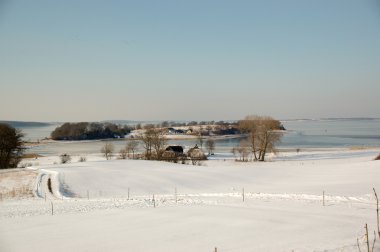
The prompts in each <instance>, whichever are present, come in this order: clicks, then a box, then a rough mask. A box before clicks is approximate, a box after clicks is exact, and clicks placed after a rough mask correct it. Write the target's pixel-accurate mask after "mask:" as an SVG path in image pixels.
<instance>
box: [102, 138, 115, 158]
mask: <svg viewBox="0 0 380 252" xmlns="http://www.w3.org/2000/svg"><path fill="white" fill-rule="evenodd" d="M113 151H114V146H113V144H112V143H108V142H107V143H105V145H104V146H103V147H102V148H101V149H100V152H101V153H103V155H104V157H105V158H106V159H107V160H109V159H111V157H112V153H113Z"/></svg>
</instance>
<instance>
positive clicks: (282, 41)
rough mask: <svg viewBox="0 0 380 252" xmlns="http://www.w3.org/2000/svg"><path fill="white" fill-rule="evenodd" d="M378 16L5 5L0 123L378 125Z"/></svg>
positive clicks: (180, 6) (296, 4)
mask: <svg viewBox="0 0 380 252" xmlns="http://www.w3.org/2000/svg"><path fill="white" fill-rule="evenodd" d="M379 25H380V5H379V4H378V2H377V1H375V0H366V1H354V0H344V1H343V0H336V1H328V2H326V1H302V0H290V1H287V2H286V3H284V2H283V1H274V0H271V1H265V2H261V1H260V2H259V1H237V2H229V1H191V2H177V1H162V2H159V3H158V2H155V1H149V2H144V3H141V2H132V1H125V2H119V1H109V2H103V1H81V2H76V1H65V2H51V1H6V0H5V1H0V58H1V60H0V90H1V92H0V107H1V108H2V109H1V110H0V120H12V121H37V122H65V121H72V122H75V121H103V120H109V119H110V118H115V119H113V120H135V121H164V120H171V121H173V120H174V121H189V120H195V121H202V120H207V121H210V120H215V121H217V120H238V119H241V118H244V116H246V115H251V114H258V115H269V116H272V117H274V118H276V119H280V120H285V119H303V118H307V119H313V118H349V117H371V118H379V117H380V111H379V110H378V108H379V107H380V102H379V99H378V94H379V93H380V85H379V83H378V80H379V79H380V78H379V77H380V72H379V71H378V69H380V62H379V60H378V59H379V58H380V47H379V46H378V45H379V44H380V31H379V29H378V27H379Z"/></svg>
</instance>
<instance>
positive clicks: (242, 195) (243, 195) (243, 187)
mask: <svg viewBox="0 0 380 252" xmlns="http://www.w3.org/2000/svg"><path fill="white" fill-rule="evenodd" d="M242 197H243V202H244V200H245V195H244V187H243V191H242Z"/></svg>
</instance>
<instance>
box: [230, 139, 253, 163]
mask: <svg viewBox="0 0 380 252" xmlns="http://www.w3.org/2000/svg"><path fill="white" fill-rule="evenodd" d="M232 153H233V154H234V155H236V154H239V161H242V162H248V160H249V153H250V151H249V142H248V141H247V140H244V139H243V140H241V141H240V143H239V146H237V147H234V148H232ZM236 160H237V159H236Z"/></svg>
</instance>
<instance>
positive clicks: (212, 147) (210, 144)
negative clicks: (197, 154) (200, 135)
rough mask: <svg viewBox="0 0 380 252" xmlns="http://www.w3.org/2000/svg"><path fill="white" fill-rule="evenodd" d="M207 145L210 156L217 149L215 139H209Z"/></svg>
mask: <svg viewBox="0 0 380 252" xmlns="http://www.w3.org/2000/svg"><path fill="white" fill-rule="evenodd" d="M206 146H207V150H208V155H209V156H210V155H211V154H214V153H213V152H214V150H215V141H214V140H213V139H211V138H209V139H207V141H206Z"/></svg>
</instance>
